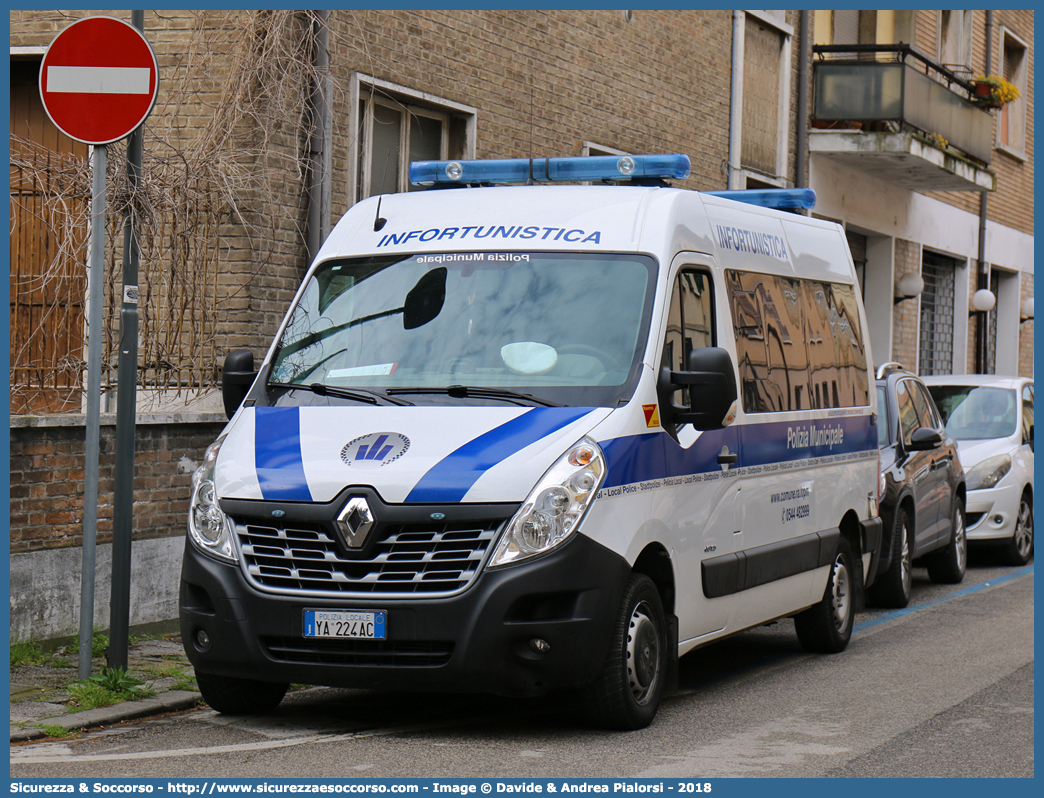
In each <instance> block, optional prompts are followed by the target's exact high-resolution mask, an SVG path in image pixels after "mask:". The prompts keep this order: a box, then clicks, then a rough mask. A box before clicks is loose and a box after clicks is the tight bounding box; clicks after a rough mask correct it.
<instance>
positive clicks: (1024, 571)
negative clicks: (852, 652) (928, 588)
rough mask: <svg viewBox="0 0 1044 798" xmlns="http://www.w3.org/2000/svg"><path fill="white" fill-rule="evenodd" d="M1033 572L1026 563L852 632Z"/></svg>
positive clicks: (895, 612) (873, 619)
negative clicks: (1015, 569) (993, 577)
mask: <svg viewBox="0 0 1044 798" xmlns="http://www.w3.org/2000/svg"><path fill="white" fill-rule="evenodd" d="M1032 573H1033V566H1032V565H1026V566H1024V567H1022V568H1019V569H1018V570H1017V571H1012V572H1011V573H1010V574H1004V576H998V577H997V578H996V579H990V580H989V581H986V582H983V583H981V584H978V585H972V586H971V587H966V588H963V589H961V590H958V591H956V592H954V593H947V594H946V595H945V596H941V597H939V598H937V599H932V600H931V601H926V602H925V603H924V604H918V605H917V606H916V607H904V608H903V609H901V610H893V611H892V612H888V613H885V614H884V615H882V616H880V617H878V618H871V619H870V620H868V621H863V622H862V623H857V624H856V625H855V627H854V628H853V629H852V634H853V635H856V634H858V633H859V632H862V631H865V630H866V629H872V628H873V627H875V626H880V625H881V624H883V623H887V622H888V621H891V620H893V619H895V618H899V617H901V616H903V615H910V614H912V613H915V612H918V611H919V610H926V609H930V608H931V607H935V606H938V605H939V604H944V603H946V602H947V601H952V600H953V599H955V598H960V597H961V596H967V595H970V594H971V593H977V592H978V591H980V590H985V589H986V588H988V587H994V586H995V585H1000V584H1003V583H1004V582H1010V581H1011V580H1012V579H1018V578H1019V577H1022V576H1026V575H1028V574H1032Z"/></svg>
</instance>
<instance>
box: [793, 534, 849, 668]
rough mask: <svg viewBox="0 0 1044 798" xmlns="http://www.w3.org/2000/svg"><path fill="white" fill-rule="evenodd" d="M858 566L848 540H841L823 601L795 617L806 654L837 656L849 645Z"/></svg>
mask: <svg viewBox="0 0 1044 798" xmlns="http://www.w3.org/2000/svg"><path fill="white" fill-rule="evenodd" d="M858 563H859V561H858V560H856V559H855V558H854V557H853V556H852V548H851V546H849V545H848V541H847V540H845V539H844V538H841V542H840V544H839V545H838V547H837V555H836V556H835V557H834V564H833V566H832V567H831V568H830V578H829V579H828V580H827V586H826V592H825V593H824V594H823V598H822V599H821V600H820V602H819V603H818V604H816V605H814V606H812V607H809V608H808V609H807V610H805V611H804V612H801V613H798V614H797V615H795V616H794V626H795V628H796V629H797V636H798V641H799V642H800V643H801V647H802V648H804V649H805V650H806V651H815V652H819V653H822V654H834V653H837V652H838V651H844V650H845V647H846V646H848V641H849V640H850V639H851V637H852V624H853V621H854V620H855V602H854V598H855V596H854V594H853V587H854V586H855V570H854V569H855V568H856V567H858Z"/></svg>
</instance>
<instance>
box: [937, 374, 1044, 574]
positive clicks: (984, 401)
mask: <svg viewBox="0 0 1044 798" xmlns="http://www.w3.org/2000/svg"><path fill="white" fill-rule="evenodd" d="M922 380H923V382H924V384H925V385H927V386H928V390H929V392H931V394H932V398H933V399H935V404H936V406H938V408H939V412H940V413H942V417H943V420H944V421H945V422H946V432H947V433H948V434H949V435H950V436H951V437H953V438H956V439H957V448H958V452H959V456H960V458H961V464H962V465H963V466H964V472H965V476H966V478H967V488H968V502H967V508H966V522H967V529H968V542H969V543H993V544H999V545H1002V546H1003V547H1004V553H1005V558H1006V559H1007V560H1008V562H1010V563H1011V564H1012V565H1024V564H1025V563H1027V562H1029V560H1030V558H1031V557H1032V556H1033V380H1031V379H1029V378H1027V377H995V376H993V375H989V374H952V375H947V376H934V377H922Z"/></svg>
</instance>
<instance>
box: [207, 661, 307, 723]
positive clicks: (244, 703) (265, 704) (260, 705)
mask: <svg viewBox="0 0 1044 798" xmlns="http://www.w3.org/2000/svg"><path fill="white" fill-rule="evenodd" d="M196 684H198V685H199V692H201V693H202V694H203V700H204V701H206V702H207V703H208V704H209V705H210V708H211V709H214V710H217V711H218V712H221V713H223V714H225V715H260V714H261V713H263V712H269V711H271V710H273V709H275V708H276V707H277V706H279V702H280V701H282V700H283V696H284V695H286V690H287V688H288V687H289V686H290V685H289V684H286V683H276V682H259V681H257V680H255V679H238V678H236V677H234V676H217V675H215V674H213V673H199V672H198V671H197V672H196Z"/></svg>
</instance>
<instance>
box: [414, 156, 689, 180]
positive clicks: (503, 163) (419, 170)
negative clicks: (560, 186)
mask: <svg viewBox="0 0 1044 798" xmlns="http://www.w3.org/2000/svg"><path fill="white" fill-rule="evenodd" d="M689 169H690V167H689V156H688V155H595V156H579V157H575V158H533V159H532V160H531V159H529V158H509V159H500V160H489V161H414V162H413V163H411V164H410V182H411V183H412V184H413V185H415V186H432V185H443V186H445V185H466V184H468V183H527V182H529V180H530V178H532V180H533V182H534V183H551V182H577V181H580V180H631V179H633V178H659V179H664V180H665V179H668V178H674V179H677V180H682V179H684V178H686V177H688V176H689Z"/></svg>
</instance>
